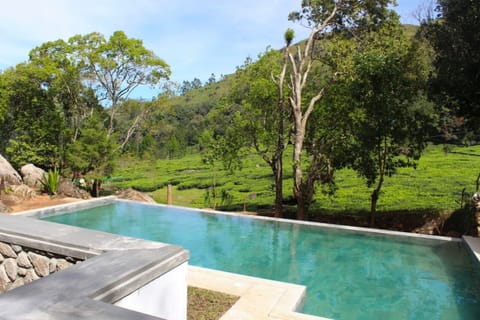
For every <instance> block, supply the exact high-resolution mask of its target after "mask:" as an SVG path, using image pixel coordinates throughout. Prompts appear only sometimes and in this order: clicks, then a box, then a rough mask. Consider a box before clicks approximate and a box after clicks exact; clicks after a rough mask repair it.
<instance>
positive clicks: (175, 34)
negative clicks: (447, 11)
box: [0, 0, 424, 99]
mask: <svg viewBox="0 0 480 320" xmlns="http://www.w3.org/2000/svg"><path fill="white" fill-rule="evenodd" d="M423 2H424V1H423V0H397V3H398V7H397V8H396V10H397V12H398V13H399V14H400V16H401V18H402V22H404V23H415V19H414V18H413V12H415V10H416V9H417V7H418V6H419V4H420V3H423ZM300 3H301V0H134V1H132V0H82V1H78V0H42V1H38V0H14V1H3V3H2V8H1V11H0V48H1V50H0V70H4V69H6V68H7V67H10V66H14V65H16V64H18V63H20V62H23V61H26V60H27V58H28V52H29V51H30V50H31V49H33V48H34V47H36V46H38V45H40V44H42V43H44V42H46V41H53V40H57V39H68V38H69V37H71V36H73V35H76V34H87V33H90V32H93V31H97V32H100V33H102V34H104V35H105V37H108V36H110V35H111V34H112V33H113V32H114V31H116V30H123V31H124V32H125V33H126V34H127V36H129V37H133V38H138V39H142V40H143V42H144V45H145V47H147V48H148V49H150V50H153V51H154V52H155V53H156V54H157V56H159V57H161V58H162V59H164V60H165V61H166V62H167V63H168V64H169V65H170V67H171V69H172V76H171V79H172V80H174V81H178V82H181V81H182V80H192V79H193V78H194V77H197V78H200V79H201V80H202V81H205V80H207V79H208V78H209V76H210V74H211V73H214V74H215V75H216V76H217V78H218V77H219V76H220V75H221V74H230V73H232V72H234V71H235V67H236V66H238V65H241V64H242V63H243V61H244V60H245V58H246V57H248V56H250V57H256V56H257V55H258V54H259V53H261V52H263V51H264V50H265V49H266V47H267V46H269V45H270V46H271V47H273V48H280V47H282V45H283V40H282V37H283V33H284V31H285V30H286V29H287V28H292V29H294V30H295V32H296V34H297V39H302V38H305V37H306V36H307V34H308V31H309V30H308V29H305V28H304V27H302V26H300V25H298V24H293V23H291V22H289V21H288V19H287V16H288V13H289V12H291V11H294V10H298V8H299V7H300ZM144 98H147V99H148V98H150V97H144Z"/></svg>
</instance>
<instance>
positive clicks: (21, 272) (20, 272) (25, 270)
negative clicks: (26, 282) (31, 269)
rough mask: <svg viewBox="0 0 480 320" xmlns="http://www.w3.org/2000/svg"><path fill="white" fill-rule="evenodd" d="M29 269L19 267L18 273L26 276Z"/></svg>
mask: <svg viewBox="0 0 480 320" xmlns="http://www.w3.org/2000/svg"><path fill="white" fill-rule="evenodd" d="M27 270H28V269H25V268H18V271H17V273H18V275H19V276H20V277H24V276H25V275H26V274H27Z"/></svg>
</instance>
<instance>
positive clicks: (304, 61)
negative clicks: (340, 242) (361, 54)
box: [288, 6, 338, 220]
mask: <svg viewBox="0 0 480 320" xmlns="http://www.w3.org/2000/svg"><path fill="white" fill-rule="evenodd" d="M337 9H338V8H337V6H335V7H334V8H333V10H332V12H331V14H330V16H328V17H327V18H326V19H325V21H324V22H323V23H322V25H320V26H317V27H315V28H313V29H312V31H311V32H310V36H309V37H308V39H307V42H306V43H305V48H304V49H303V51H302V49H301V46H300V45H298V46H297V48H296V49H297V51H296V54H295V56H294V55H293V54H292V53H290V52H288V57H289V60H290V65H291V66H292V75H291V77H290V90H291V92H292V93H291V96H290V105H291V107H292V112H293V117H294V123H295V125H294V135H295V137H294V149H293V194H294V196H295V199H296V200H297V219H299V220H304V219H305V218H306V211H307V209H308V205H309V203H307V202H306V201H305V200H306V198H307V197H306V193H308V192H309V190H306V189H305V185H304V183H303V180H304V178H303V170H302V150H303V144H304V140H305V132H306V128H307V122H308V119H309V117H310V115H311V114H312V112H313V110H314V108H315V104H316V103H317V102H318V101H319V100H320V99H321V98H322V97H323V94H324V92H325V88H321V89H320V90H319V91H318V92H317V94H316V95H315V96H314V97H312V98H311V99H310V101H309V102H308V105H307V106H306V107H304V106H303V103H304V101H303V100H302V92H303V89H304V87H305V85H306V84H307V81H308V79H309V76H310V71H311V69H312V63H313V60H312V51H313V46H314V40H315V38H316V36H317V34H319V33H320V32H322V31H323V30H324V29H325V28H326V27H327V26H328V24H329V23H330V22H331V21H332V19H333V18H334V17H335V14H336V12H337Z"/></svg>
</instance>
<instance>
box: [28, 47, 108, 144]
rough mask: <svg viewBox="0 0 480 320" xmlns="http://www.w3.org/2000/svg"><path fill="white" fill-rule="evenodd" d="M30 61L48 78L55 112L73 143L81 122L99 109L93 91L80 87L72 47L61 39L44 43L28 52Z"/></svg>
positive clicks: (82, 85)
mask: <svg viewBox="0 0 480 320" xmlns="http://www.w3.org/2000/svg"><path fill="white" fill-rule="evenodd" d="M29 60H30V61H29V63H30V64H32V65H34V66H36V67H37V68H41V69H43V70H44V71H45V72H46V73H48V74H49V75H50V77H51V79H52V80H51V82H50V84H49V91H50V92H51V93H52V94H54V95H55V101H56V104H57V105H58V108H59V110H58V111H59V112H60V113H61V114H62V116H63V117H64V121H65V127H66V128H67V129H69V130H70V132H69V134H70V137H69V139H70V140H71V141H75V140H76V138H77V136H78V130H79V127H80V125H81V123H82V121H83V120H84V119H85V118H87V117H89V116H91V115H92V114H93V112H94V111H95V110H97V111H99V110H100V108H101V106H100V104H99V103H98V99H97V98H96V96H95V93H94V92H93V90H91V89H90V88H88V87H86V86H85V85H84V84H83V81H84V79H82V75H81V72H80V71H81V70H80V61H78V60H77V59H76V55H75V54H74V53H73V48H72V47H71V46H70V45H69V44H68V43H66V42H65V41H63V40H56V41H52V42H46V43H43V44H42V45H40V46H38V47H36V48H34V49H33V50H31V51H30V53H29Z"/></svg>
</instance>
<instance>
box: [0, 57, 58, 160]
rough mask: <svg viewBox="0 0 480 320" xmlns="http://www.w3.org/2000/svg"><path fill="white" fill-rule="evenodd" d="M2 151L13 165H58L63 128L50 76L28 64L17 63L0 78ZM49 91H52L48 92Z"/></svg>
mask: <svg viewBox="0 0 480 320" xmlns="http://www.w3.org/2000/svg"><path fill="white" fill-rule="evenodd" d="M1 78H2V80H1V81H0V83H1V84H2V87H1V88H0V93H1V96H2V98H1V101H0V103H2V105H3V106H4V108H5V113H4V119H3V122H2V130H1V132H0V135H1V139H0V140H1V143H0V144H1V152H6V154H7V155H8V156H9V159H10V161H11V162H12V164H13V165H14V166H17V167H19V166H22V165H24V164H26V163H31V162H34V163H35V164H36V165H38V166H40V167H42V168H45V169H48V168H53V167H54V166H56V165H58V164H59V163H60V160H61V159H60V158H61V150H62V148H63V145H64V134H65V132H64V125H63V119H62V117H61V114H60V112H59V110H58V108H57V104H56V101H55V94H54V90H53V88H52V82H53V77H52V76H51V74H50V73H49V72H48V71H47V70H45V69H43V68H39V67H36V66H34V65H31V64H27V63H24V64H19V65H18V66H17V67H16V68H11V69H8V70H6V71H5V72H4V73H2V75H1ZM50 89H52V90H50Z"/></svg>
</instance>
